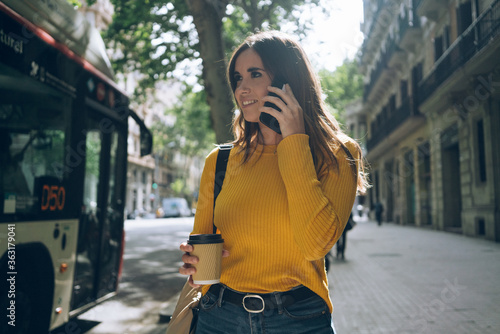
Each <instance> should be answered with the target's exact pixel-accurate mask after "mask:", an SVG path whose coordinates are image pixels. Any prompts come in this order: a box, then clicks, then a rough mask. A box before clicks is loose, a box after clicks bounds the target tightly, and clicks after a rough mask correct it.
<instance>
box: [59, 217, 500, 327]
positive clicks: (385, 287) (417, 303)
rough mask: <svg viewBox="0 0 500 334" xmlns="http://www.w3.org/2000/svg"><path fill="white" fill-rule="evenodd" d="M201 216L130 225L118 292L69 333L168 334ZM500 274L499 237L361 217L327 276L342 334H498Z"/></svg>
mask: <svg viewBox="0 0 500 334" xmlns="http://www.w3.org/2000/svg"><path fill="white" fill-rule="evenodd" d="M192 222H193V220H192V219H168V220H142V221H141V220H137V221H128V222H127V223H126V231H127V245H126V250H125V261H124V271H123V278H122V283H121V284H120V291H119V293H118V295H117V296H116V297H115V298H114V299H112V300H109V301H107V302H104V303H103V304H101V305H99V306H97V307H95V308H94V309H92V310H90V311H89V312H87V313H85V314H83V315H82V316H80V317H79V320H78V321H79V322H78V323H77V328H79V329H82V331H81V332H78V331H76V332H75V331H71V332H70V333H86V334H118V333H120V334H128V333H134V334H159V333H164V332H165V329H166V324H162V323H159V311H160V310H161V309H162V308H163V306H164V305H165V302H166V301H169V300H170V302H172V297H174V296H175V295H176V293H177V292H178V291H180V289H181V287H182V285H183V284H184V281H185V278H184V277H183V276H181V275H179V274H178V273H177V270H178V267H179V266H180V265H181V263H180V256H181V255H182V254H181V252H180V251H179V250H178V245H179V243H180V242H182V241H183V240H186V238H187V236H188V234H189V232H190V230H191V226H192ZM499 277H500V244H499V243H495V242H491V241H486V240H482V239H479V238H469V237H465V236H463V235H459V234H453V233H449V232H440V231H434V230H431V229H425V228H415V227H410V226H399V225H394V224H384V225H382V226H380V227H379V226H377V224H376V223H375V222H373V221H368V220H359V219H358V224H357V225H356V227H354V229H353V230H351V231H350V232H349V233H348V237H347V249H346V258H345V260H338V259H335V260H333V261H332V265H331V269H330V271H329V273H328V280H329V285H330V291H331V297H332V301H333V304H334V307H335V310H334V321H335V323H336V327H337V331H338V334H346V333H348V334H444V333H446V334H498V333H500V321H499V320H498V319H499V318H498V304H499V303H500V288H499V287H498V278H499ZM174 301H175V300H174ZM85 326H87V327H88V330H87V329H86V327H85ZM85 330H87V331H86V332H85ZM62 333H68V331H66V332H61V333H59V332H57V333H55V334H62ZM273 334H274V333H273ZM278 334H279V333H278Z"/></svg>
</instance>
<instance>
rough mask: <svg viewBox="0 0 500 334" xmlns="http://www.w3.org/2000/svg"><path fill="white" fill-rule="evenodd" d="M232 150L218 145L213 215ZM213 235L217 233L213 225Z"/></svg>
mask: <svg viewBox="0 0 500 334" xmlns="http://www.w3.org/2000/svg"><path fill="white" fill-rule="evenodd" d="M232 148H233V145H232V144H227V145H219V152H217V162H216V164H215V182H214V214H215V201H216V200H217V196H219V193H220V191H221V189H222V184H223V183H224V178H225V177H226V169H227V161H228V160H229V153H231V149H232ZM213 233H214V234H215V233H217V227H216V226H215V224H214V225H213Z"/></svg>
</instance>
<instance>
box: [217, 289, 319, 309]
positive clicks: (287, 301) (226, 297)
mask: <svg viewBox="0 0 500 334" xmlns="http://www.w3.org/2000/svg"><path fill="white" fill-rule="evenodd" d="M222 288H223V286H222V285H221V284H215V285H212V286H211V287H210V289H209V290H208V291H209V292H211V293H213V294H214V295H216V296H217V297H219V296H220V290H221V289H222ZM313 296H317V295H316V294H315V293H314V292H313V291H311V290H309V289H308V288H306V287H305V286H303V287H300V288H297V289H293V290H290V291H284V292H274V293H266V294H257V293H241V292H236V291H234V290H231V289H229V288H227V287H226V288H225V289H224V292H223V294H222V300H223V301H226V302H228V303H231V304H234V305H238V306H243V308H244V309H245V310H246V311H247V312H250V313H260V312H263V311H264V310H265V309H275V308H278V300H280V301H281V303H280V304H281V305H282V307H287V306H290V305H292V304H293V303H296V302H300V301H302V300H306V299H308V298H310V297H313Z"/></svg>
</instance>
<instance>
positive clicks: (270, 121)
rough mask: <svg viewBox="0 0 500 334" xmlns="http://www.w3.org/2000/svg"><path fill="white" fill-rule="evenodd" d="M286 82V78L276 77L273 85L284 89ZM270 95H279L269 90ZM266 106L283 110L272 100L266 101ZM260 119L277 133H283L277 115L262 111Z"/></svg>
mask: <svg viewBox="0 0 500 334" xmlns="http://www.w3.org/2000/svg"><path fill="white" fill-rule="evenodd" d="M285 83H286V82H285V80H283V79H281V78H274V80H273V82H272V84H271V86H273V87H278V88H279V89H282V88H283V85H284V84H285ZM269 96H275V97H279V96H278V95H277V94H275V93H272V92H269ZM264 107H271V108H274V109H276V110H278V111H279V112H281V109H280V108H278V106H276V105H275V104H274V103H271V102H266V103H264ZM259 119H260V121H261V122H262V124H264V125H265V126H267V127H268V128H270V129H271V130H273V131H276V132H277V133H279V134H281V129H280V124H279V122H278V120H277V119H276V118H275V117H273V116H271V115H270V114H268V113H267V112H261V113H260V117H259Z"/></svg>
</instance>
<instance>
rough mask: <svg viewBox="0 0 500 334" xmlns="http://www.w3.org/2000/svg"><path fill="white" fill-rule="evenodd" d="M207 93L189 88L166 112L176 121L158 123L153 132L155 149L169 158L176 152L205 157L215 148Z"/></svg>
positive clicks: (155, 151)
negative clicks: (195, 91)
mask: <svg viewBox="0 0 500 334" xmlns="http://www.w3.org/2000/svg"><path fill="white" fill-rule="evenodd" d="M205 101H206V97H205V92H204V91H201V92H197V93H194V92H192V91H191V90H189V89H188V90H186V91H185V92H184V93H183V94H182V96H180V100H179V102H178V103H177V105H176V106H174V107H173V108H172V109H168V110H166V111H165V113H166V114H167V115H171V116H173V117H175V123H174V124H170V125H166V124H163V123H161V122H157V123H155V124H154V125H153V127H152V128H151V130H152V132H153V143H154V147H153V152H154V153H155V154H158V155H160V156H163V157H167V159H168V158H169V156H171V155H172V153H173V152H180V153H182V154H184V155H186V156H191V157H192V156H205V155H206V154H207V153H208V151H209V150H211V149H212V148H213V143H214V142H215V133H214V131H213V129H212V128H211V122H210V118H209V107H208V105H207V103H206V102H205Z"/></svg>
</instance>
